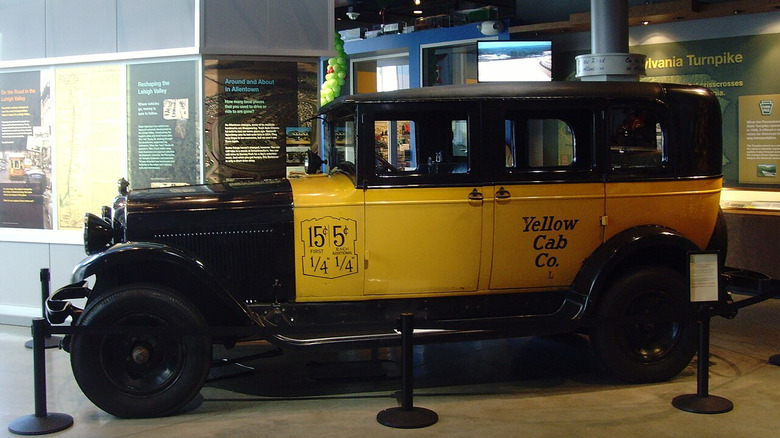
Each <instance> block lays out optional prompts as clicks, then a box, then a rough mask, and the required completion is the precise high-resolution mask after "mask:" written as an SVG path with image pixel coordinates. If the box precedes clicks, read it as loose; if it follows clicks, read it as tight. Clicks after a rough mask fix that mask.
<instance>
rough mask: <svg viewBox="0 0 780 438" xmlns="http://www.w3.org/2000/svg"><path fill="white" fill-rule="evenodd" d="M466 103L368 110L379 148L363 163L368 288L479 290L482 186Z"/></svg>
mask: <svg viewBox="0 0 780 438" xmlns="http://www.w3.org/2000/svg"><path fill="white" fill-rule="evenodd" d="M469 111H470V110H469V109H468V108H466V107H465V106H464V107H463V108H458V105H451V106H449V107H448V108H447V109H444V110H442V106H441V105H438V106H437V111H427V110H426V108H424V107H423V106H420V105H416V106H414V107H410V108H409V109H408V110H406V109H404V107H403V106H399V107H398V108H394V110H393V112H391V113H382V112H381V111H377V112H376V113H374V114H369V115H367V116H366V117H365V119H364V123H366V124H368V126H365V127H364V129H366V130H368V131H366V132H370V130H373V138H374V142H375V144H374V148H373V149H374V151H375V153H376V155H375V156H374V157H370V159H371V162H370V163H365V167H367V168H369V169H370V175H368V176H367V177H366V179H365V181H366V183H365V186H366V187H365V239H364V241H365V268H366V269H365V288H364V291H365V292H364V293H365V294H366V295H374V296H375V295H381V296H383V297H389V296H392V295H398V296H408V295H425V294H439V295H441V294H447V293H449V294H457V293H462V292H472V291H475V290H477V286H478V283H479V271H480V258H481V254H482V253H481V248H482V226H483V223H482V220H483V217H482V216H483V215H482V209H483V204H484V193H483V188H482V185H481V175H479V174H478V172H477V170H478V169H476V168H475V166H474V165H473V160H472V158H473V156H472V155H473V153H474V148H473V145H471V144H470V143H469V142H470V139H471V138H472V137H473V136H474V132H473V131H474V130H475V129H476V128H475V127H473V126H471V125H470V119H471V117H470V116H469ZM366 137H369V135H366ZM363 150H366V149H363Z"/></svg>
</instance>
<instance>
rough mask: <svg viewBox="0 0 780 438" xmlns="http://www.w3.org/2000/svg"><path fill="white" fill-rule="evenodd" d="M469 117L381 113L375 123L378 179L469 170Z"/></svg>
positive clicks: (440, 114)
mask: <svg viewBox="0 0 780 438" xmlns="http://www.w3.org/2000/svg"><path fill="white" fill-rule="evenodd" d="M468 134H469V133H468V121H467V118H466V115H465V114H456V113H447V112H439V113H430V112H429V113H398V114H392V115H391V114H381V113H379V114H377V115H376V118H375V121H374V151H375V154H376V156H375V159H374V164H375V172H376V175H377V176H380V177H389V176H393V175H403V176H414V175H447V174H465V173H468V171H469V149H470V148H469V135H468Z"/></svg>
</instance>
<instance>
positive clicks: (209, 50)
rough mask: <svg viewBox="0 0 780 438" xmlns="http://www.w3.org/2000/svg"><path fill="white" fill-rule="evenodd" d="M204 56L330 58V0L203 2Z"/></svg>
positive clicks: (332, 31) (332, 19) (331, 50)
mask: <svg viewBox="0 0 780 438" xmlns="http://www.w3.org/2000/svg"><path fill="white" fill-rule="evenodd" d="M203 4H204V8H205V14H204V16H205V18H204V20H205V23H204V24H203V32H204V36H203V47H202V52H203V53H206V54H231V55H280V56H328V55H331V54H333V53H335V52H333V48H332V46H333V35H334V28H335V27H334V26H335V25H334V18H333V14H334V12H333V0H284V1H280V0H231V1H224V0H203Z"/></svg>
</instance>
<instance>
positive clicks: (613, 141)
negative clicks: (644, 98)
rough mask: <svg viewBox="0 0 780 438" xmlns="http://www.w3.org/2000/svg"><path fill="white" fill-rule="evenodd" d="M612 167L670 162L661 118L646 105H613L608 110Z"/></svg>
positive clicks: (653, 166)
mask: <svg viewBox="0 0 780 438" xmlns="http://www.w3.org/2000/svg"><path fill="white" fill-rule="evenodd" d="M607 126H608V132H609V135H610V137H609V144H610V145H609V152H610V153H609V159H610V166H611V168H612V170H637V169H648V170H651V169H658V168H662V167H664V166H665V165H666V164H667V162H668V153H667V150H666V142H665V133H664V129H663V128H664V127H663V125H662V123H661V117H659V115H658V114H657V113H656V112H655V111H653V110H650V109H647V108H631V107H622V108H612V109H610V110H609V111H608V113H607Z"/></svg>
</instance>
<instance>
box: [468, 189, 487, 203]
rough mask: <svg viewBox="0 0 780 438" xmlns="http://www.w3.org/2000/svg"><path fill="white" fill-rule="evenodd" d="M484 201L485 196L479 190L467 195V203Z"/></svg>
mask: <svg viewBox="0 0 780 438" xmlns="http://www.w3.org/2000/svg"><path fill="white" fill-rule="evenodd" d="M484 199H485V195H483V194H482V193H481V192H480V191H479V190H477V189H474V190H472V191H471V193H469V201H482V200H484Z"/></svg>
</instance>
